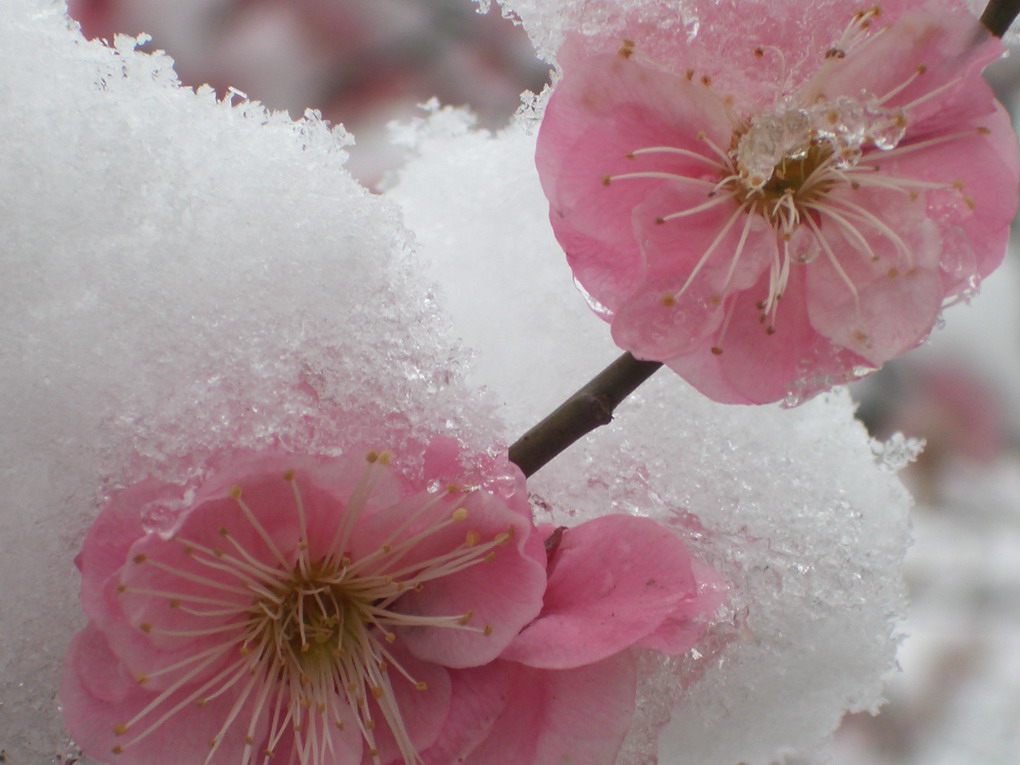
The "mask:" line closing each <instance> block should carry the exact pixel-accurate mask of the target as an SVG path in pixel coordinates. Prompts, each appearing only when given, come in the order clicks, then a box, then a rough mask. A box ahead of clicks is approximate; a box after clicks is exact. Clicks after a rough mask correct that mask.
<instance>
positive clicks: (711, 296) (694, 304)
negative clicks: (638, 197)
mask: <svg viewBox="0 0 1020 765" xmlns="http://www.w3.org/2000/svg"><path fill="white" fill-rule="evenodd" d="M717 198H718V197H715V198H714V197H712V196H709V195H708V194H707V192H706V191H705V189H703V188H698V187H692V186H686V185H679V184H666V185H663V186H662V187H660V188H659V189H657V190H655V191H654V192H653V193H651V194H650V195H649V197H648V199H647V200H646V201H645V203H644V204H642V205H641V206H639V207H638V208H637V209H636V210H635V211H634V216H635V230H636V232H637V234H638V236H639V241H640V242H641V243H642V246H643V248H644V251H645V253H646V257H647V273H648V278H647V279H646V280H645V281H644V282H643V283H642V284H641V286H640V287H639V288H637V289H636V290H635V292H634V293H632V294H631V296H630V297H629V298H628V299H627V300H626V301H625V302H624V303H623V304H622V305H621V306H620V308H619V310H618V311H617V314H616V316H615V317H614V319H613V340H614V341H615V342H616V344H617V345H619V346H620V347H621V348H624V349H626V350H629V351H631V353H633V354H634V355H635V356H637V357H638V358H642V359H654V360H658V361H663V360H668V359H671V358H673V357H675V356H682V355H685V354H688V353H692V352H694V351H695V350H697V348H698V347H699V346H701V345H703V344H705V343H706V342H707V338H708V337H709V336H710V335H712V334H713V333H714V332H716V330H718V329H719V328H720V326H721V325H722V324H723V322H724V320H725V302H726V300H727V298H728V297H729V296H731V295H733V294H735V293H737V292H740V291H741V290H744V289H747V288H748V287H751V286H752V285H754V284H755V282H757V281H758V280H759V278H760V276H761V274H762V272H763V271H765V270H766V269H767V268H769V266H770V265H771V264H772V262H773V260H774V259H775V256H776V247H777V245H776V236H775V232H774V231H773V230H772V228H771V227H770V226H769V225H768V224H767V223H766V222H765V221H764V219H762V218H760V217H758V216H749V215H747V214H746V213H744V212H742V211H741V210H740V208H738V207H737V205H736V204H735V203H733V202H732V201H729V200H725V199H722V200H721V201H720V203H719V204H716V206H714V207H711V208H710V209H707V210H704V211H702V212H699V213H696V214H694V215H692V216H691V217H689V218H683V219H678V220H666V221H664V222H663V218H664V216H666V215H669V214H670V213H673V212H679V211H683V210H692V209H696V208H698V207H700V206H702V205H705V204H712V203H713V199H717ZM706 255H707V257H706Z"/></svg>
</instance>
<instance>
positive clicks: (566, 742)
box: [467, 651, 637, 765]
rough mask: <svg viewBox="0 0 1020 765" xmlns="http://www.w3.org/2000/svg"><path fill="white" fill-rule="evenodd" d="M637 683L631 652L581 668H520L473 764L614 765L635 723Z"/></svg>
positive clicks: (635, 668)
mask: <svg viewBox="0 0 1020 765" xmlns="http://www.w3.org/2000/svg"><path fill="white" fill-rule="evenodd" d="M636 685H637V662H636V661H635V659H634V657H633V656H632V655H631V653H630V652H629V651H625V652H622V653H619V654H617V655H616V656H613V657H611V658H609V659H605V660H603V661H600V662H598V663H596V664H589V665H587V666H583V667H578V668H576V669H566V670H539V669H533V668H531V667H523V666H516V667H514V668H513V670H512V681H511V685H510V690H509V694H508V702H507V705H506V708H505V709H504V710H503V713H502V714H501V715H500V717H499V719H498V720H497V721H496V723H495V725H494V726H493V727H492V729H491V731H490V732H489V735H488V737H487V738H486V739H485V740H484V741H483V742H482V743H481V744H480V745H479V746H478V747H477V748H476V749H475V750H474V751H473V752H472V753H471V754H470V755H468V758H467V762H477V763H484V765H523V764H524V763H527V765H563V763H579V764H580V763H583V764H584V765H612V763H615V762H616V757H617V754H618V752H619V751H620V747H621V745H622V744H623V738H624V736H625V735H626V733H627V730H628V729H629V728H630V725H631V719H632V717H633V714H634V697H635V692H636Z"/></svg>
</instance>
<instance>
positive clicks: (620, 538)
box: [502, 515, 702, 669]
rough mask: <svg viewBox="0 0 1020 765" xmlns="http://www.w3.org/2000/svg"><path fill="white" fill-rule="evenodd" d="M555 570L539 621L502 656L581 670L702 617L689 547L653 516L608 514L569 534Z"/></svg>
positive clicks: (557, 555)
mask: <svg viewBox="0 0 1020 765" xmlns="http://www.w3.org/2000/svg"><path fill="white" fill-rule="evenodd" d="M550 566H551V571H550V574H549V586H548V589H547V590H546V595H545V605H544V606H543V608H542V613H541V615H540V616H539V618H538V619H536V620H535V621H534V622H533V623H532V624H530V625H528V627H527V628H525V629H524V630H523V631H522V632H521V634H520V635H519V636H518V637H517V639H516V640H514V642H513V643H511V644H510V646H509V647H508V648H507V650H506V652H505V653H504V654H503V657H502V658H504V659H508V660H511V661H517V662H520V663H522V664H527V665H528V666H532V667H542V668H552V669H568V668H572V667H578V666H582V665H585V664H590V663H592V662H596V661H599V660H601V659H604V658H606V657H608V656H612V655H613V654H616V653H618V652H620V651H622V650H624V649H626V648H628V647H630V646H632V645H634V644H635V643H637V642H639V641H640V640H642V639H643V638H645V637H646V636H648V635H650V634H651V633H653V632H655V631H656V630H657V629H659V628H660V626H662V625H663V623H664V622H665V621H666V620H667V619H670V618H672V617H674V616H675V615H684V614H698V615H700V614H701V613H702V610H701V607H700V605H699V604H696V603H695V601H696V600H697V597H698V594H697V582H696V581H695V579H694V573H693V569H692V567H691V557H690V554H689V553H688V552H687V548H686V547H685V546H684V544H683V542H682V541H681V540H680V539H679V537H677V536H676V535H675V534H674V533H673V532H672V531H670V530H669V529H667V528H666V527H664V526H662V525H661V524H659V523H656V522H655V521H652V520H650V519H647V518H636V517H633V516H628V515H609V516H604V517H602V518H597V519H595V520H592V521H588V522H586V523H582V524H581V525H580V526H576V527H575V528H572V529H567V530H566V531H565V532H564V533H563V536H562V538H561V540H560V544H559V547H558V548H557V550H556V553H555V555H554V556H553V558H552V561H551V564H550Z"/></svg>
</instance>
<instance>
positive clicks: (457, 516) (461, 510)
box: [450, 507, 468, 523]
mask: <svg viewBox="0 0 1020 765" xmlns="http://www.w3.org/2000/svg"><path fill="white" fill-rule="evenodd" d="M467 517H468V511H467V508H466V507H458V508H457V509H456V510H454V511H453V513H452V514H451V515H450V519H451V520H452V521H453V522H454V523H463V522H464V521H466V520H467Z"/></svg>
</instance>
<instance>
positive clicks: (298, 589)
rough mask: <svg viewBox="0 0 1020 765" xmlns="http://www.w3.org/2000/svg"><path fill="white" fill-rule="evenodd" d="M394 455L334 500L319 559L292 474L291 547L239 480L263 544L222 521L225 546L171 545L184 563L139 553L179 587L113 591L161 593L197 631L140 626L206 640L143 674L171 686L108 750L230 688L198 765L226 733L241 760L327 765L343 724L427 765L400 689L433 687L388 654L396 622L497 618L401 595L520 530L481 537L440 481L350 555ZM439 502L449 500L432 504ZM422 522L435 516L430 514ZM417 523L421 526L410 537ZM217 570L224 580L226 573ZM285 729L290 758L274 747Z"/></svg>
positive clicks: (374, 754)
mask: <svg viewBox="0 0 1020 765" xmlns="http://www.w3.org/2000/svg"><path fill="white" fill-rule="evenodd" d="M388 459H389V458H388V454H387V453H383V454H381V455H380V454H375V453H370V454H369V460H368V461H369V465H368V467H367V469H366V470H365V471H364V473H363V474H362V477H361V479H360V481H359V482H358V484H357V486H356V487H355V488H354V490H353V491H352V493H351V496H350V497H349V498H348V500H347V502H346V505H345V506H344V507H342V508H339V507H338V508H337V511H338V512H337V515H338V518H337V525H336V528H335V531H334V535H333V539H332V541H331V542H330V544H329V545H328V547H327V550H328V551H327V552H326V554H325V555H324V556H321V557H317V558H315V559H314V560H313V559H312V557H311V554H310V552H309V542H308V540H309V536H308V519H307V517H306V508H305V504H304V501H303V500H302V497H301V492H300V491H299V489H298V486H297V481H296V479H295V474H294V472H293V471H287V473H285V474H284V475H283V478H282V480H286V481H287V482H288V483H289V484H290V485H291V487H292V491H293V498H294V506H293V508H281V510H280V512H283V513H295V514H296V515H297V517H298V520H299V525H300V537H299V540H298V542H297V546H296V549H291V550H289V551H288V550H286V548H281V547H280V546H279V545H278V543H277V542H278V540H275V539H274V538H273V535H272V534H270V533H269V531H268V530H267V526H266V525H264V524H263V523H262V521H260V519H259V516H258V515H257V514H256V513H255V512H254V511H253V510H252V508H251V507H250V506H249V505H248V503H247V502H246V501H245V499H244V497H243V496H242V490H241V488H240V487H236V486H235V487H234V488H233V489H231V490H230V492H229V496H230V497H231V498H232V499H233V500H235V502H236V503H237V506H238V507H239V508H240V509H241V511H242V512H243V516H244V518H245V519H246V522H247V523H248V524H249V525H250V526H251V529H252V530H254V532H255V533H256V535H257V536H258V537H260V538H261V539H262V541H263V542H264V543H265V548H266V551H264V552H263V553H261V554H259V553H256V552H255V551H253V550H249V549H246V548H245V546H244V545H243V544H242V543H241V542H240V541H239V540H238V538H237V536H235V534H234V533H232V531H231V530H230V528H228V527H226V526H223V527H220V529H219V537H220V539H221V540H222V541H221V543H220V544H219V545H218V546H216V547H210V546H208V545H203V544H201V543H199V542H198V541H195V540H189V539H186V538H184V537H183V536H178V537H175V538H174V539H173V540H171V541H170V542H168V544H174V543H176V544H178V545H180V546H181V548H182V551H183V553H184V555H185V556H186V562H185V564H182V565H180V566H174V565H172V564H168V563H166V562H165V561H164V560H162V559H160V560H156V559H150V558H149V557H148V556H146V555H137V556H135V557H134V559H133V561H132V564H133V565H134V566H136V567H142V566H151V567H154V568H156V569H160V570H161V571H162V572H164V573H165V574H170V575H171V576H172V577H174V578H175V579H176V580H177V581H178V582H179V583H180V587H179V589H178V590H176V591H175V590H174V589H173V588H161V589H159V590H158V591H156V590H152V589H148V588H146V587H144V586H142V587H136V586H132V585H131V584H130V583H122V584H121V585H119V586H118V588H117V591H118V593H120V594H121V595H125V594H130V595H134V596H141V597H154V598H157V599H159V600H163V601H165V602H167V603H168V605H169V606H170V610H169V613H170V614H184V615H186V616H187V617H189V621H190V624H189V626H190V627H192V628H191V629H187V630H181V629H175V628H174V626H175V625H174V623H173V621H172V620H167V621H166V622H165V623H160V624H151V623H141V624H138V625H137V627H138V628H139V629H140V630H141V631H142V632H144V633H146V634H152V635H154V636H165V637H176V638H187V639H189V640H194V639H205V640H207V641H209V642H207V643H203V644H201V645H200V647H197V648H195V649H194V651H193V653H192V654H191V655H190V656H187V657H186V658H184V659H182V660H181V661H179V662H177V663H175V664H173V665H172V666H169V667H164V668H161V669H157V670H154V671H152V672H150V673H142V674H139V675H138V676H137V682H138V683H139V684H140V685H143V686H144V685H145V684H146V683H149V682H151V681H152V680H153V679H155V678H157V677H161V678H163V679H164V680H165V682H167V687H166V688H165V689H163V690H162V691H156V692H154V698H153V699H152V701H151V702H150V703H149V704H148V705H147V706H146V707H145V708H144V709H143V710H141V711H140V712H139V713H138V714H137V715H135V717H134V718H132V719H130V720H127V721H125V722H124V723H122V724H118V725H117V726H116V727H115V729H114V733H115V734H116V735H117V736H118V737H122V741H123V743H122V744H118V745H117V746H116V747H114V748H113V752H114V754H119V753H121V752H123V751H125V749H127V748H129V747H131V746H133V745H135V744H137V743H138V742H139V741H141V740H143V739H145V738H146V737H148V736H149V735H151V734H152V733H153V732H154V731H156V730H158V729H159V728H160V727H161V726H162V724H163V723H164V722H166V721H167V720H169V719H171V718H172V717H173V716H174V715H175V714H176V713H177V712H178V711H179V710H180V709H183V708H184V707H186V706H189V705H198V706H199V707H207V706H208V705H209V704H210V703H211V702H212V701H214V700H215V699H217V698H219V697H222V696H224V694H227V693H228V691H229V692H231V693H233V694H235V696H236V701H235V702H234V703H233V706H232V707H231V708H229V710H228V712H227V713H226V714H225V716H224V720H223V722H222V725H221V727H220V729H219V732H218V733H217V734H216V735H215V736H213V737H212V738H211V739H210V741H209V753H208V755H207V756H206V758H205V759H204V761H203V765H210V763H212V762H219V761H220V760H222V758H220V759H217V756H216V755H217V751H218V750H219V749H220V748H221V746H222V745H223V742H224V741H225V740H227V738H228V737H231V738H234V739H235V740H237V741H242V742H244V744H245V746H244V750H243V755H242V758H241V761H240V765H254V764H255V763H265V762H269V761H270V760H271V759H272V758H273V757H274V756H276V755H283V756H284V759H285V760H286V761H288V762H294V763H296V764H298V763H299V764H300V765H326V763H331V762H334V761H335V752H334V746H333V741H332V737H333V735H334V734H333V733H332V732H331V731H335V730H338V729H339V730H344V729H345V728H346V726H348V725H351V724H353V725H354V726H356V727H357V729H358V732H359V733H360V735H361V737H362V738H363V740H364V742H365V746H366V751H367V754H368V756H369V758H370V759H371V760H372V761H373V762H379V761H380V753H379V749H378V746H377V736H376V733H375V731H376V729H377V727H378V725H379V724H380V723H381V724H384V725H385V726H386V727H387V728H388V729H389V731H390V732H391V733H392V735H393V738H394V740H395V742H396V745H397V747H398V749H399V751H400V754H401V756H402V757H403V760H404V762H405V763H407V765H414V764H416V763H420V762H421V758H420V757H419V756H418V753H417V752H416V750H415V746H414V743H413V742H412V740H411V736H410V734H409V732H408V730H407V728H406V726H405V724H404V721H403V718H402V713H401V710H400V708H399V706H398V704H397V696H396V694H395V692H394V684H395V683H396V682H405V683H408V684H410V686H411V687H412V688H413V689H417V690H418V691H427V690H428V686H427V684H426V683H425V682H423V681H421V679H420V678H415V677H414V676H413V673H412V672H411V671H409V670H408V669H406V668H405V667H404V666H402V665H401V661H400V659H399V655H400V653H399V652H398V651H395V650H394V649H395V648H397V646H395V645H394V644H395V643H397V640H398V633H399V631H400V630H401V629H419V628H436V627H438V628H446V629H455V630H470V631H473V632H480V633H482V634H484V635H488V634H490V633H491V631H492V627H491V626H489V625H479V626H475V625H472V624H470V622H471V619H472V616H473V611H468V612H466V613H459V614H451V615H434V616H431V615H419V614H415V613H404V612H403V611H402V610H401V608H400V603H399V600H400V598H401V597H402V596H403V595H406V594H407V593H409V592H412V591H416V592H417V591H421V590H422V589H424V588H427V587H428V586H429V583H430V582H434V581H435V580H438V579H442V578H443V577H446V576H449V575H451V574H455V573H457V572H459V571H462V570H464V569H466V568H469V567H471V566H474V565H477V564H479V563H484V562H486V561H489V560H492V558H493V557H494V556H495V555H496V550H495V548H497V547H502V546H505V545H507V544H508V543H509V542H510V541H511V539H512V538H513V535H514V528H513V527H512V526H510V527H508V528H507V530H506V531H505V532H503V533H499V534H496V535H494V536H493V537H492V538H489V539H483V538H482V536H481V535H480V534H479V532H477V531H475V530H473V529H471V528H470V523H469V512H468V510H467V509H466V508H464V507H460V506H458V499H457V495H458V493H459V492H460V491H461V490H460V489H458V488H456V487H448V488H447V489H446V490H445V491H437V492H435V493H433V494H431V495H429V496H425V497H423V499H422V503H421V505H420V506H419V507H417V508H415V509H413V510H409V511H408V513H407V515H406V516H402V517H401V518H399V519H396V521H395V528H393V529H392V530H390V533H389V535H388V536H386V537H385V538H384V539H383V540H381V542H380V543H379V545H378V546H377V547H376V548H375V549H374V550H371V551H369V552H367V553H364V554H362V555H360V556H359V558H358V559H357V560H354V559H352V558H351V556H350V555H349V554H348V553H346V552H345V548H346V547H347V545H348V543H349V541H350V539H351V538H352V534H354V533H357V525H358V521H359V518H360V517H361V516H362V513H363V511H364V510H365V505H366V502H367V501H368V499H369V498H370V497H371V496H372V493H373V490H374V486H375V485H376V483H377V479H378V471H379V470H381V469H383V468H384V467H385V466H386V465H387V464H388ZM444 507H450V508H453V509H452V510H440V508H444ZM263 512H265V510H263ZM426 518H427V519H431V520H429V521H428V522H425V520H424V519H426ZM452 525H464V526H467V531H466V532H465V533H464V534H463V536H462V537H461V539H462V541H461V542H460V543H459V544H457V543H453V544H451V545H450V546H449V549H446V550H445V551H442V552H439V553H437V554H435V555H434V556H433V557H430V558H427V559H425V560H416V559H415V558H414V556H413V555H411V554H412V553H413V551H414V549H415V548H416V547H417V546H418V545H420V544H421V543H422V542H424V541H426V540H429V544H431V539H432V538H434V535H435V534H437V533H438V532H441V531H443V530H444V529H447V528H449V527H450V526H452ZM419 526H423V527H422V528H418V527H419ZM412 527H414V528H417V529H418V530H417V531H416V532H415V533H412V532H411V531H410V529H412ZM285 553H286V554H285ZM409 558H410V559H415V560H416V562H413V563H412V562H410V560H409ZM224 573H226V574H228V575H229V576H228V577H227V580H226V581H223V574H224ZM196 585H197V590H196ZM164 613H166V612H164ZM210 643H211V645H210ZM210 673H213V674H212V675H211V676H210ZM182 696H183V701H182V700H181V698H182ZM377 718H378V719H377ZM260 731H267V732H266V733H265V734H264V742H263V746H262V747H261V749H260V748H259V747H258V746H256V744H257V743H258V741H257V739H258V738H259V737H260V735H261V734H260V733H259V732H260ZM288 733H291V734H292V738H293V747H294V751H293V754H291V753H284V752H279V751H277V749H278V747H279V746H280V744H281V742H282V741H284V740H285V737H286V735H287V734H288ZM355 735H357V734H355Z"/></svg>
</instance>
